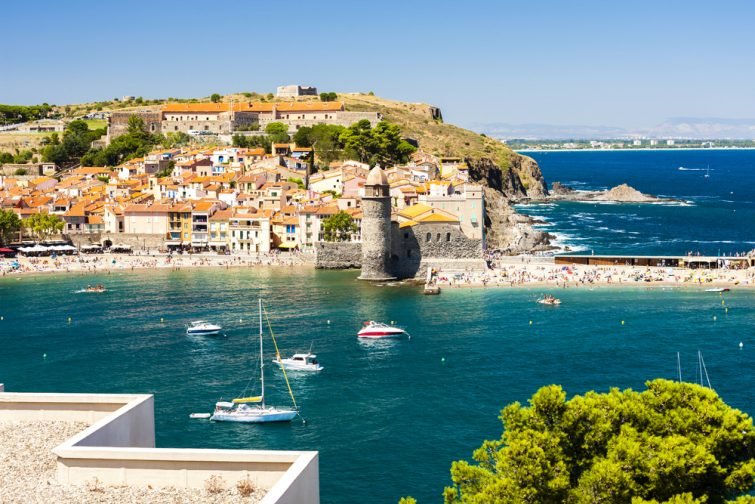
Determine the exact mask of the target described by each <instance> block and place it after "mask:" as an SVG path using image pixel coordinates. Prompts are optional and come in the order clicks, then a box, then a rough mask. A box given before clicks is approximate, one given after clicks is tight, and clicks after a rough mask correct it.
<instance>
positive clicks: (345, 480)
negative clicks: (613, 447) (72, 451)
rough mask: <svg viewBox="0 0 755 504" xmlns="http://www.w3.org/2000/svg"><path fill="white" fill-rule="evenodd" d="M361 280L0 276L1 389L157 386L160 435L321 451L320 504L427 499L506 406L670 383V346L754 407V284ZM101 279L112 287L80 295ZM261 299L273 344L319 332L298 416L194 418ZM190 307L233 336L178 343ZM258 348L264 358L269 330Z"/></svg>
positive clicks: (251, 349) (200, 274)
mask: <svg viewBox="0 0 755 504" xmlns="http://www.w3.org/2000/svg"><path fill="white" fill-rule="evenodd" d="M355 278H356V273H355V272H325V271H313V270H306V269H302V270H293V269H284V268H280V269H239V270H196V271H181V272H170V271H150V272H144V273H138V272H137V273H124V274H113V275H103V276H98V277H91V276H90V277H80V276H74V275H69V276H57V277H44V276H36V277H26V278H21V279H20V280H16V279H14V278H4V279H0V315H2V316H3V317H4V320H3V321H2V322H0V382H4V383H5V384H6V387H7V390H11V391H62V392H82V391H89V392H149V393H154V394H155V407H156V422H157V436H158V445H159V446H177V447H217V448H260V449H267V448H272V449H313V450H319V451H320V457H321V458H320V482H321V490H322V501H323V502H326V503H337V504H340V503H344V504H345V503H353V502H376V503H395V502H396V501H397V500H398V498H399V497H400V496H402V495H407V494H410V495H413V496H415V497H417V498H419V499H421V501H422V502H438V501H440V500H441V496H440V495H441V492H442V490H443V487H444V485H446V484H448V482H449V469H450V465H451V462H452V461H453V460H457V459H461V458H466V459H469V458H470V457H471V452H472V450H474V449H475V448H477V447H478V446H479V445H480V444H481V443H482V441H483V439H486V438H495V437H498V436H499V435H500V433H501V426H500V423H499V420H498V419H497V415H498V413H499V410H500V409H501V408H502V407H503V406H504V405H505V404H507V403H510V402H512V401H525V400H526V399H527V398H529V397H530V396H531V395H532V393H533V392H535V391H536V390H537V389H538V388H539V387H540V386H543V385H546V384H550V383H559V384H562V385H563V386H564V387H565V388H566V390H567V392H568V393H569V395H573V394H577V393H582V392H584V391H586V390H589V389H598V390H606V389H607V388H608V387H610V386H616V387H621V388H624V387H634V388H640V387H642V385H643V382H644V381H645V380H648V379H652V378H655V377H666V378H673V377H674V376H675V375H676V352H680V353H681V360H682V372H683V374H684V378H685V379H687V380H690V381H694V379H695V372H694V370H695V368H696V353H697V350H698V349H699V350H701V351H702V352H703V355H704V357H705V362H706V364H707V368H708V373H709V375H710V380H711V382H712V384H713V386H714V387H715V388H716V389H717V391H718V392H719V394H720V395H721V396H722V397H723V398H724V400H725V401H727V402H728V403H729V404H731V405H733V406H735V407H738V408H741V409H743V410H745V411H747V412H748V413H750V414H753V413H755V408H754V407H753V406H754V405H755V402H754V399H755V396H754V392H753V387H752V384H753V380H754V379H755V366H753V349H755V337H754V336H755V335H754V334H753V331H752V327H753V326H755V295H753V293H752V292H751V291H749V292H748V291H743V290H735V291H733V292H730V293H726V294H724V295H723V298H722V297H721V296H719V294H711V293H704V292H700V291H699V290H681V289H674V290H663V289H660V288H658V289H652V290H647V289H645V288H643V287H638V288H634V289H623V290H618V289H607V288H606V289H595V290H587V289H567V290H562V291H560V292H559V293H558V296H559V297H560V298H561V299H562V300H563V304H562V305H561V306H560V307H544V306H541V305H538V304H536V303H535V302H534V300H535V299H536V297H537V296H538V295H539V294H540V292H539V291H534V290H526V289H513V290H511V289H477V290H445V291H444V292H443V294H442V295H441V296H423V295H422V294H421V292H420V291H419V290H418V289H416V288H414V287H408V286H404V287H400V288H399V287H377V286H374V285H366V284H363V283H360V282H357V281H356V280H355ZM95 282H102V283H104V284H105V285H106V286H107V287H108V289H110V290H109V291H108V292H106V293H104V294H76V293H75V291H76V290H78V289H80V288H81V287H83V286H85V285H86V284H90V283H95ZM260 295H261V296H262V297H263V298H264V299H265V302H266V304H267V306H268V309H269V311H270V313H271V315H272V317H273V318H272V321H273V324H274V330H275V331H276V333H277V335H278V336H279V338H280V344H281V346H282V348H283V351H284V353H293V352H294V351H296V350H306V349H307V348H309V346H310V343H312V344H313V350H314V351H315V352H316V353H317V354H318V357H319V360H320V361H321V362H322V364H323V365H324V366H325V370H324V371H323V372H322V373H320V374H318V375H305V376H297V377H296V378H294V379H293V382H292V383H293V387H294V390H295V393H296V395H297V400H298V401H299V403H300V405H301V406H302V408H303V413H304V416H305V417H306V418H307V420H308V424H307V425H302V424H301V423H299V422H297V423H293V424H291V425H267V426H254V425H234V424H213V423H209V422H207V421H198V420H190V419H189V418H188V415H189V413H192V412H208V411H210V410H211V408H212V405H213V404H214V402H215V401H216V400H218V399H220V398H226V399H227V398H230V397H233V396H235V395H237V394H239V393H241V392H242V390H243V389H244V387H245V386H246V385H247V382H248V381H249V379H250V378H252V377H255V378H256V376H257V361H256V359H257V357H258V354H257V341H256V338H255V336H256V331H257V328H256V325H255V323H256V318H255V317H256V311H255V310H256V299H257V297H258V296H260ZM722 299H723V300H725V303H726V305H725V306H726V307H728V308H729V312H728V314H727V313H725V310H724V306H722V305H721V301H722ZM68 317H71V323H70V324H69V323H68V322H67V319H68ZM161 317H162V318H163V319H164V322H162V323H161V322H160V319H161ZM714 317H716V320H714ZM196 318H206V319H209V320H211V321H214V322H218V323H221V324H222V325H223V326H224V327H225V328H226V334H227V336H226V337H224V338H206V337H205V338H202V337H187V336H186V335H185V333H184V328H185V324H186V322H188V321H189V320H192V319H196ZM240 319H241V321H240ZM367 319H377V320H382V321H391V320H395V321H397V322H398V323H400V324H403V325H405V326H406V327H407V328H408V330H409V331H410V332H411V334H412V336H413V337H412V339H411V340H409V341H406V340H404V341H390V342H371V343H362V342H360V341H358V340H357V338H356V337H355V334H356V331H357V330H358V329H359V327H360V325H361V323H362V321H364V320H367ZM328 320H330V324H328V323H327V321H328ZM530 320H531V321H532V325H530V323H529V321H530ZM622 320H624V321H625V323H624V325H622V324H621V321H622ZM740 341H741V342H742V343H743V344H744V347H743V349H741V350H740V348H739V343H740ZM266 350H267V353H268V355H267V357H266V360H269V359H271V358H272V357H273V351H272V347H271V345H270V344H269V342H267V347H266ZM43 354H47V356H46V358H44V357H43ZM268 378H269V380H268ZM266 382H267V383H268V384H269V388H268V395H269V397H270V399H271V402H272V403H273V404H283V405H287V404H288V398H287V395H286V393H285V389H284V383H283V380H282V377H281V375H280V372H279V371H277V370H274V369H273V366H272V365H268V366H266ZM254 385H256V382H255V381H254V380H252V387H254ZM254 391H255V390H254V389H251V390H249V391H248V392H254Z"/></svg>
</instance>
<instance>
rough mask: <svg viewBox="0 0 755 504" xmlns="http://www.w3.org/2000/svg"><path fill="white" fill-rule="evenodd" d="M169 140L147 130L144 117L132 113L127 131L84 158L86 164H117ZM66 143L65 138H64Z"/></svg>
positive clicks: (139, 155) (141, 155)
mask: <svg viewBox="0 0 755 504" xmlns="http://www.w3.org/2000/svg"><path fill="white" fill-rule="evenodd" d="M162 142H167V140H166V139H165V138H163V137H162V136H160V135H152V134H150V133H149V132H147V131H146V126H145V124H144V119H142V118H141V117H139V116H136V115H132V116H130V117H129V118H128V126H127V132H126V134H124V135H121V136H119V137H116V138H114V139H113V140H112V141H111V142H110V145H108V146H107V147H105V148H104V149H91V150H89V151H88V152H87V153H86V154H85V155H84V156H83V157H82V158H81V164H82V165H85V166H116V165H119V164H121V163H123V162H125V161H128V160H129V159H132V158H135V157H143V156H145V155H147V154H148V153H149V152H150V151H151V150H152V148H153V147H154V146H155V145H158V144H160V143H162ZM63 143H64V144H65V138H64V139H63Z"/></svg>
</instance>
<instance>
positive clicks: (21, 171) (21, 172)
mask: <svg viewBox="0 0 755 504" xmlns="http://www.w3.org/2000/svg"><path fill="white" fill-rule="evenodd" d="M27 173H29V172H28V171H27V170H26V168H16V170H15V171H14V172H13V175H18V176H20V177H23V176H24V175H26V174H27Z"/></svg>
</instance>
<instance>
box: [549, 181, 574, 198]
mask: <svg viewBox="0 0 755 504" xmlns="http://www.w3.org/2000/svg"><path fill="white" fill-rule="evenodd" d="M574 192H575V191H574V189H573V188H571V187H569V186H566V185H563V184H562V183H561V182H553V184H551V188H550V191H548V193H549V194H550V195H551V196H564V195H566V194H574Z"/></svg>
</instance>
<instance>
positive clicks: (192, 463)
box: [0, 385, 320, 504]
mask: <svg viewBox="0 0 755 504" xmlns="http://www.w3.org/2000/svg"><path fill="white" fill-rule="evenodd" d="M2 390H3V389H2V385H0V422H3V421H19V420H21V421H23V420H28V421H36V420H62V421H76V422H86V423H89V424H91V425H90V427H88V428H87V429H85V430H84V431H82V432H80V433H79V434H77V435H75V436H73V437H71V438H69V439H67V440H66V441H64V442H63V443H62V444H60V445H59V446H57V447H56V448H54V449H53V453H54V454H55V455H56V456H57V457H58V468H57V478H58V481H59V482H60V483H63V484H76V485H80V484H84V483H86V482H88V481H91V480H92V478H95V477H96V478H98V480H99V481H101V482H102V483H104V484H106V485H129V486H148V485H150V486H157V487H160V486H173V487H179V488H203V487H204V485H205V482H206V481H207V479H208V478H210V476H214V475H218V476H220V477H222V478H223V479H224V480H225V481H226V482H227V483H229V484H235V483H237V482H238V481H240V480H243V479H246V478H247V477H249V478H250V479H251V480H252V481H253V482H254V483H255V484H256V485H258V486H259V487H260V488H262V489H264V490H265V491H266V495H265V497H264V498H263V499H262V501H261V502H262V503H263V504H273V503H279V504H294V503H313V504H319V502H320V480H319V460H318V453H317V452H314V451H272V450H213V449H183V448H154V446H155V431H154V399H153V396H152V395H146V394H140V395H136V394H134V395H130V394H122V395H121V394H46V393H42V394H26V393H5V392H2ZM187 421H188V420H187Z"/></svg>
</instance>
